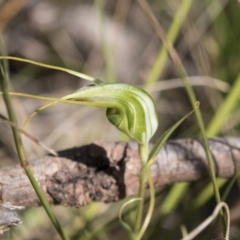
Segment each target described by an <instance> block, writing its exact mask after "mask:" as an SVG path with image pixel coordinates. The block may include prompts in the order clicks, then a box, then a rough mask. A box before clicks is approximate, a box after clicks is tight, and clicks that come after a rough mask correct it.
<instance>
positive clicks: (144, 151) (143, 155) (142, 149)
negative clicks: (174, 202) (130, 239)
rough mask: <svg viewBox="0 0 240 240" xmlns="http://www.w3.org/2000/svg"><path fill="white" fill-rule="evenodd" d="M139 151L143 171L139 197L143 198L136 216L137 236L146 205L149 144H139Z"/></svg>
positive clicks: (135, 228)
mask: <svg viewBox="0 0 240 240" xmlns="http://www.w3.org/2000/svg"><path fill="white" fill-rule="evenodd" d="M138 151H139V155H140V159H141V170H140V171H141V172H140V177H139V191H138V197H139V198H141V199H142V200H141V201H139V202H138V206H137V216H136V222H135V226H134V233H135V234H136V236H137V235H138V233H139V231H140V229H141V225H142V216H143V206H144V195H145V183H146V182H147V180H148V175H149V172H148V169H149V168H145V166H146V164H147V160H148V153H149V146H148V144H147V145H142V144H139V145H138Z"/></svg>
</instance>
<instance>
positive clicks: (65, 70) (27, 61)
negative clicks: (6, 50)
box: [0, 56, 104, 84]
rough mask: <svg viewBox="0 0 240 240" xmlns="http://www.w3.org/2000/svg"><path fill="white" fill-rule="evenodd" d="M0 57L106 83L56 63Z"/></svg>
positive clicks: (0, 57)
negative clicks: (55, 64)
mask: <svg viewBox="0 0 240 240" xmlns="http://www.w3.org/2000/svg"><path fill="white" fill-rule="evenodd" d="M0 59H9V60H14V61H19V62H26V63H29V64H33V65H36V66H40V67H44V68H49V69H53V70H58V71H61V72H65V73H68V74H71V75H74V76H76V77H80V78H82V79H85V80H88V81H91V82H94V83H96V84H98V83H104V82H103V81H101V80H99V79H97V78H94V77H91V76H88V75H86V74H84V73H80V72H77V71H74V70H70V69H67V68H63V67H58V66H54V65H50V64H45V63H40V62H37V61H33V60H29V59H25V58H19V57H12V56H0Z"/></svg>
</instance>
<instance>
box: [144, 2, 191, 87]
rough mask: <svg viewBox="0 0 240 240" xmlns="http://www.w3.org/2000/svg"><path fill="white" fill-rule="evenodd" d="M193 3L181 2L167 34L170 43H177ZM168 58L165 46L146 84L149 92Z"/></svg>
mask: <svg viewBox="0 0 240 240" xmlns="http://www.w3.org/2000/svg"><path fill="white" fill-rule="evenodd" d="M192 3H193V1H192V0H183V1H182V2H181V5H180V6H179V8H178V11H177V13H176V14H175V15H174V18H173V22H172V24H171V26H170V29H169V31H168V34H167V39H168V41H170V42H171V43H173V44H174V42H175V41H176V38H177V36H178V34H179V31H180V29H181V25H182V24H183V22H184V21H185V19H186V17H187V14H188V12H189V9H190V7H191V5H192ZM167 58H168V54H167V49H166V47H165V46H164V45H163V46H162V47H161V49H160V51H159V53H158V55H157V58H156V60H155V62H154V64H153V66H152V68H151V70H150V73H149V76H148V78H147V80H146V83H145V89H146V90H148V91H149V90H150V88H151V86H153V84H154V83H155V82H157V80H158V78H159V76H160V74H161V72H162V70H163V68H164V65H165V64H166V61H167Z"/></svg>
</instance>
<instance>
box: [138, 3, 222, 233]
mask: <svg viewBox="0 0 240 240" xmlns="http://www.w3.org/2000/svg"><path fill="white" fill-rule="evenodd" d="M138 3H139V5H140V6H141V8H142V10H143V11H144V12H145V13H146V15H147V16H148V18H149V21H150V22H151V24H152V26H153V28H154V30H155V31H156V34H157V36H158V37H159V39H160V40H161V41H162V42H163V44H164V45H165V47H166V49H167V51H168V53H169V55H170V57H171V59H172V62H173V64H174V65H175V68H176V69H177V71H178V73H179V75H180V76H181V78H182V81H183V83H184V86H185V88H186V91H187V94H188V97H189V99H190V102H191V105H192V108H193V109H194V113H195V116H196V119H197V122H198V125H199V128H200V131H201V135H202V138H203V146H204V150H205V153H206V157H207V161H208V167H209V174H210V177H211V181H212V184H213V189H214V194H215V199H216V202H217V203H220V201H221V198H220V193H219V189H218V186H217V182H216V176H215V170H214V165H213V160H212V156H211V153H210V150H209V146H208V141H207V135H206V130H205V126H204V122H203V118H202V114H201V112H200V110H199V108H197V107H196V105H195V103H196V101H197V100H196V96H195V94H194V91H193V89H192V86H191V85H190V83H189V79H188V76H187V72H186V70H185V68H184V66H183V63H182V61H181V59H180V57H179V55H178V53H177V52H176V50H175V48H174V47H173V45H172V43H171V41H169V39H167V37H166V34H165V32H164V30H163V28H162V27H161V25H160V23H159V21H158V20H157V18H156V17H155V15H154V13H153V11H152V9H151V7H150V6H149V3H148V2H147V1H146V0H138ZM221 219H222V223H223V227H224V226H225V224H224V223H225V221H224V217H223V214H222V211H221ZM225 230H226V228H225V227H224V231H225Z"/></svg>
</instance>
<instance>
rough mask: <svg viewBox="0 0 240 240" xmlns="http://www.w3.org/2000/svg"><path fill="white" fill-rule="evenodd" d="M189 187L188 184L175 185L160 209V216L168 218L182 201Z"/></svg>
mask: <svg viewBox="0 0 240 240" xmlns="http://www.w3.org/2000/svg"><path fill="white" fill-rule="evenodd" d="M188 186H189V183H188V182H181V183H175V184H174V185H173V186H172V187H171V189H170V191H169V193H168V195H167V196H166V198H165V199H164V201H163V203H162V205H161V207H160V215H161V216H166V215H167V214H169V213H170V212H171V211H173V210H174V209H175V208H176V207H177V206H178V204H179V202H180V201H181V199H182V197H183V196H184V194H185V192H186V191H187V189H188Z"/></svg>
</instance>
